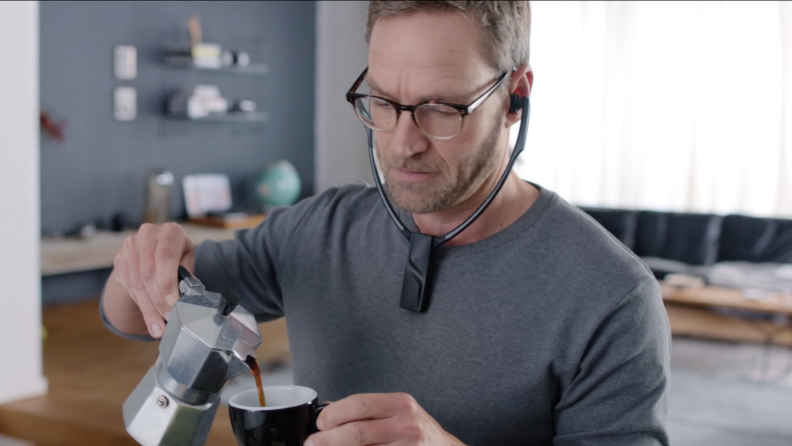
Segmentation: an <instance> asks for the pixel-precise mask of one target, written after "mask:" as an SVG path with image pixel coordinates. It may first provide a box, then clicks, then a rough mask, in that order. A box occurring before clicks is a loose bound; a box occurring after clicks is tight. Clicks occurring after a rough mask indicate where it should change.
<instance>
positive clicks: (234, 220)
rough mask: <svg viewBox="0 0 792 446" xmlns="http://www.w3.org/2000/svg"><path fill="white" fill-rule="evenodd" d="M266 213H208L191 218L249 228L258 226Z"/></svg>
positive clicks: (220, 225)
mask: <svg viewBox="0 0 792 446" xmlns="http://www.w3.org/2000/svg"><path fill="white" fill-rule="evenodd" d="M265 218H267V216H266V214H246V213H236V212H235V213H229V214H221V215H207V216H206V217H198V218H190V220H189V221H190V223H195V224H198V225H202V226H211V227H215V228H224V229H249V228H255V227H256V226H258V225H259V224H260V223H261V222H262V221H264V219H265Z"/></svg>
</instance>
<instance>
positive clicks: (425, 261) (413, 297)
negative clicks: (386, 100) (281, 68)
mask: <svg viewBox="0 0 792 446" xmlns="http://www.w3.org/2000/svg"><path fill="white" fill-rule="evenodd" d="M521 109H522V111H523V112H522V117H521V119H520V132H519V134H518V136H517V143H516V144H515V145H514V150H513V151H512V153H511V157H510V158H509V164H508V165H507V166H506V170H505V171H504V172H503V175H502V176H501V178H500V180H498V184H496V185H495V188H494V189H492V192H490V194H489V196H487V199H486V200H484V202H483V203H481V205H480V206H479V207H478V209H476V211H475V212H473V213H472V214H471V215H470V216H469V217H468V218H467V219H466V220H465V221H463V222H462V223H461V224H460V225H459V226H457V227H456V228H454V229H453V230H452V231H451V232H449V233H448V234H446V235H443V236H439V237H436V236H432V235H429V234H423V233H420V232H413V231H410V230H409V229H407V227H406V226H405V225H404V223H402V221H401V219H399V216H398V215H397V214H396V212H395V211H394V209H393V205H391V202H390V200H389V199H388V196H387V193H386V192H385V188H384V187H383V185H382V180H381V179H380V176H379V172H378V170H377V164H376V159H375V156H376V154H375V153H374V137H373V134H372V130H371V129H368V128H367V129H366V133H367V134H368V144H369V161H370V162H371V172H372V174H373V176H374V183H375V184H376V185H377V191H378V192H379V196H380V198H381V199H382V204H384V205H385V209H387V211H388V215H390V218H391V220H393V223H394V224H395V225H396V227H397V228H398V229H399V231H400V232H401V233H402V235H404V237H406V238H407V240H409V241H410V255H409V257H408V258H407V265H406V266H405V268H404V279H403V280H402V290H401V299H400V301H399V305H400V306H401V307H402V308H404V309H405V310H409V311H414V312H417V313H421V312H424V311H426V309H427V305H428V303H429V285H430V283H431V277H432V260H433V257H434V253H435V250H436V249H437V248H438V247H440V245H442V244H443V243H446V242H447V241H449V240H451V239H452V238H454V237H456V236H457V235H459V234H460V233H461V232H462V231H464V230H465V229H467V227H468V226H470V225H471V224H472V223H473V222H474V221H476V219H477V218H478V217H479V216H480V215H481V214H482V213H483V212H484V210H485V209H487V206H489V205H490V203H492V200H493V199H494V198H495V196H496V195H497V194H498V192H499V191H500V190H501V188H502V187H503V184H504V183H505V182H506V178H508V176H509V173H510V172H511V170H512V167H513V166H514V162H515V161H516V160H517V157H518V156H520V153H522V151H523V149H524V148H525V136H526V134H527V133H528V119H529V117H530V114H531V104H530V100H529V98H527V97H526V98H520V97H519V96H518V95H517V94H516V93H514V94H511V95H510V105H509V111H510V112H514V113H516V112H517V111H519V110H521Z"/></svg>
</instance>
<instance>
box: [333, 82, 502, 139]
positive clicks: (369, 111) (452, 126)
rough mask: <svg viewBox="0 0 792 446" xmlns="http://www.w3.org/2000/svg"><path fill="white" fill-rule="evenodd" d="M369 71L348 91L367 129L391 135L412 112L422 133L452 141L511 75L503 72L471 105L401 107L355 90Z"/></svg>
mask: <svg viewBox="0 0 792 446" xmlns="http://www.w3.org/2000/svg"><path fill="white" fill-rule="evenodd" d="M367 72H368V68H366V69H365V70H363V73H362V74H361V75H360V77H358V79H357V80H356V81H355V84H354V85H352V88H350V89H349V92H348V93H347V94H346V99H347V101H349V103H350V104H352V107H353V108H354V109H355V114H357V116H358V118H360V120H361V121H362V122H363V125H365V126H366V127H368V128H370V129H372V130H376V131H378V132H389V131H391V130H393V129H394V128H396V123H397V122H399V116H401V112H402V111H409V112H411V113H412V117H413V121H414V122H415V124H416V125H417V126H418V128H419V129H421V132H422V133H423V134H424V135H426V136H428V137H430V138H434V139H441V140H442V139H451V138H453V137H455V136H456V135H458V134H459V132H461V131H462V122H463V121H464V118H465V116H467V115H469V114H471V113H473V112H474V111H476V109H477V108H478V107H479V106H480V105H481V104H483V103H484V101H486V100H487V99H488V98H489V97H490V96H492V93H494V92H495V91H496V90H497V89H498V87H500V86H501V84H502V83H503V81H504V80H506V77H507V75H508V74H509V72H508V71H507V72H505V73H503V74H502V75H501V76H500V77H499V78H498V80H497V82H495V85H493V86H492V87H490V88H489V89H488V90H487V91H485V92H484V94H482V95H481V96H479V97H478V98H477V99H476V100H475V101H473V102H471V103H470V104H468V105H462V104H451V103H448V102H437V101H427V102H422V103H420V104H417V105H402V104H399V103H398V102H394V101H391V100H390V99H385V98H381V97H379V96H372V95H368V94H360V93H356V92H355V91H356V90H357V89H358V88H360V84H362V83H363V80H364V79H365V78H366V73H367Z"/></svg>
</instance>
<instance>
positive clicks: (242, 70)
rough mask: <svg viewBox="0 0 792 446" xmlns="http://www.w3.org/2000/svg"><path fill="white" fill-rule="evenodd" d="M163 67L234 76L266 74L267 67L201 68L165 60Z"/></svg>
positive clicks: (262, 65)
mask: <svg viewBox="0 0 792 446" xmlns="http://www.w3.org/2000/svg"><path fill="white" fill-rule="evenodd" d="M165 66H166V67H168V68H172V69H174V70H190V71H205V72H215V73H236V74H267V73H268V72H269V66H268V65H266V64H250V65H247V66H244V67H237V66H230V67H220V68H208V67H201V66H196V65H194V64H192V63H191V62H175V61H169V60H167V59H166V60H165Z"/></svg>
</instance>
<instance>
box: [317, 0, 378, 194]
mask: <svg viewBox="0 0 792 446" xmlns="http://www.w3.org/2000/svg"><path fill="white" fill-rule="evenodd" d="M367 11H368V2H367V1H322V2H316V122H315V146H316V148H315V155H316V167H315V172H316V182H315V184H316V192H317V193H319V192H322V191H324V190H325V189H327V188H329V187H331V186H340V185H342V184H345V183H349V182H352V181H356V180H362V181H366V182H367V183H369V184H373V183H372V177H371V168H370V167H369V160H368V152H367V146H366V144H367V143H366V133H365V131H364V129H363V124H361V123H360V121H359V120H358V119H357V117H356V116H355V113H354V111H353V110H352V107H351V106H350V105H349V103H348V102H347V101H346V99H345V96H344V95H345V94H346V92H347V90H349V87H351V86H352V83H353V82H355V79H357V77H358V76H359V75H360V73H361V72H362V71H363V69H364V68H366V65H367V61H368V45H366V41H365V31H366V13H367Z"/></svg>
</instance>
